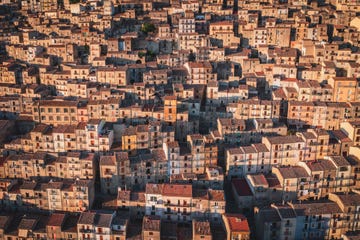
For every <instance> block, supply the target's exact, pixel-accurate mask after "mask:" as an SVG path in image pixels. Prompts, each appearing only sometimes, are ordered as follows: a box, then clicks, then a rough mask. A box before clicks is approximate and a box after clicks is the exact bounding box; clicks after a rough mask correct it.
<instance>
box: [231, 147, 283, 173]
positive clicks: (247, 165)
mask: <svg viewBox="0 0 360 240" xmlns="http://www.w3.org/2000/svg"><path fill="white" fill-rule="evenodd" d="M270 157H271V155H270V150H269V149H268V148H267V147H266V146H265V144H262V143H259V144H252V145H251V146H243V147H239V148H230V149H227V150H226V174H227V176H228V177H229V178H231V177H244V176H246V175H247V174H255V173H267V172H270V170H271V168H272V166H273V165H272V162H271V158H270ZM274 165H276V164H274Z"/></svg>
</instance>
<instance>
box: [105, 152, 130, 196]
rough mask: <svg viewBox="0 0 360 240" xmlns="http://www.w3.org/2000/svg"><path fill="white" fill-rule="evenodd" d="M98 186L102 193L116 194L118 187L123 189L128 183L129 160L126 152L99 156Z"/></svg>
mask: <svg viewBox="0 0 360 240" xmlns="http://www.w3.org/2000/svg"><path fill="white" fill-rule="evenodd" d="M99 170H100V186H101V192H102V193H108V194H117V192H118V187H122V188H123V187H125V186H126V184H127V182H128V181H129V180H128V179H127V178H128V175H129V174H130V160H129V156H128V154H127V153H126V152H115V153H113V154H112V155H110V156H106V155H104V156H101V157H100V160H99Z"/></svg>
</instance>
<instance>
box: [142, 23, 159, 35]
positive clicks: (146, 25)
mask: <svg viewBox="0 0 360 240" xmlns="http://www.w3.org/2000/svg"><path fill="white" fill-rule="evenodd" d="M155 30H156V27H155V25H154V24H152V23H147V22H146V23H144V24H143V25H142V27H141V31H142V32H144V33H146V34H147V33H149V32H155Z"/></svg>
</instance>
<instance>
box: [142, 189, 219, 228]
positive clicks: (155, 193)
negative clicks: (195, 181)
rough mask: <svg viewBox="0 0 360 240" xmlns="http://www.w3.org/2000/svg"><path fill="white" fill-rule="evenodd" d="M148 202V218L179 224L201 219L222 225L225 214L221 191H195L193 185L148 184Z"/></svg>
mask: <svg viewBox="0 0 360 240" xmlns="http://www.w3.org/2000/svg"><path fill="white" fill-rule="evenodd" d="M145 201H146V203H145V212H146V214H147V215H151V214H152V215H156V216H160V217H161V218H162V219H166V220H173V221H178V222H191V221H192V219H193V218H199V217H202V218H204V217H205V218H207V219H208V220H210V221H213V222H219V221H220V219H221V215H222V214H223V213H224V212H225V199H224V192H223V191H222V190H211V189H208V190H204V189H196V188H193V187H192V185H191V184H168V183H165V184H147V185H146V190H145Z"/></svg>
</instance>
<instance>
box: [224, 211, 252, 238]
mask: <svg viewBox="0 0 360 240" xmlns="http://www.w3.org/2000/svg"><path fill="white" fill-rule="evenodd" d="M223 222H224V226H225V229H226V239H227V240H230V239H234V238H235V239H236V238H237V239H243V240H246V239H250V228H249V223H248V221H247V219H246V217H244V216H243V215H241V214H229V213H227V214H224V215H223Z"/></svg>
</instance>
